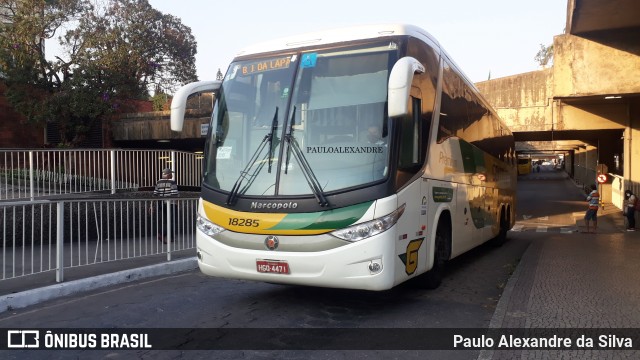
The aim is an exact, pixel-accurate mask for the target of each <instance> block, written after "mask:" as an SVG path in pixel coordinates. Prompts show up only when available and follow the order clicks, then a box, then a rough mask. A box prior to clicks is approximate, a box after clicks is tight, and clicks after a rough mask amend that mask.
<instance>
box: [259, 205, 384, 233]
mask: <svg viewBox="0 0 640 360" xmlns="http://www.w3.org/2000/svg"><path fill="white" fill-rule="evenodd" d="M372 204H373V201H368V202H364V203H361V204H357V205H352V206H347V207H343V208H339V209H334V210H327V211H321V212H315V213H302V214H287V216H285V217H284V218H283V219H282V221H280V222H279V223H278V224H277V225H275V226H273V227H271V228H269V229H267V230H319V229H322V230H335V229H342V228H345V227H347V226H349V225H352V224H353V223H355V222H356V221H358V220H360V219H361V218H362V216H363V215H364V214H365V213H366V212H367V210H369V208H370V207H371V205H372Z"/></svg>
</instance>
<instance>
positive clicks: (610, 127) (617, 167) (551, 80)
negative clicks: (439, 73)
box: [476, 0, 640, 204]
mask: <svg viewBox="0 0 640 360" xmlns="http://www.w3.org/2000/svg"><path fill="white" fill-rule="evenodd" d="M639 15H640V1H637V0H568V2H567V26H566V29H565V33H564V34H561V35H557V36H555V37H554V39H553V47H554V61H553V65H552V66H551V67H549V68H546V69H542V70H539V71H534V72H530V73H525V74H519V75H514V76H509V77H505V78H500V79H494V80H489V81H485V82H481V83H478V84H476V85H477V86H478V88H479V89H480V91H481V92H482V93H483V94H484V95H485V97H486V98H487V99H488V100H489V102H491V103H492V104H493V106H494V107H495V108H496V110H497V111H498V113H499V115H500V116H501V117H502V118H503V119H504V120H505V121H506V122H507V124H508V125H509V127H510V128H511V129H512V131H513V132H514V135H515V138H516V141H518V148H519V149H520V150H521V151H541V150H551V149H553V150H558V151H562V152H564V153H566V158H567V159H569V161H568V163H567V165H568V166H569V167H570V168H568V169H567V170H568V171H569V173H570V174H572V175H573V176H574V179H575V180H576V181H578V182H580V183H583V184H591V183H593V182H594V179H595V174H596V171H597V169H598V165H599V164H605V165H606V166H607V168H608V172H609V173H610V178H612V179H614V181H613V183H612V185H611V194H607V195H610V196H612V201H613V202H614V203H616V204H619V203H620V200H619V199H618V198H619V194H620V193H622V192H623V191H624V189H627V188H629V189H632V190H633V191H634V192H635V193H640V166H639V165H640V132H639V128H640V41H638V39H640V16H639ZM523 144H527V145H526V146H525V145H523ZM532 145H534V148H535V149H533V150H532V149H531V146H532ZM634 162H635V163H636V164H638V165H636V166H633V164H634Z"/></svg>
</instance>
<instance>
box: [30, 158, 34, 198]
mask: <svg viewBox="0 0 640 360" xmlns="http://www.w3.org/2000/svg"><path fill="white" fill-rule="evenodd" d="M33 193H34V191H33V150H29V195H30V197H31V201H33Z"/></svg>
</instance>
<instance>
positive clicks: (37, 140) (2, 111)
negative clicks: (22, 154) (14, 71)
mask: <svg viewBox="0 0 640 360" xmlns="http://www.w3.org/2000/svg"><path fill="white" fill-rule="evenodd" d="M5 91H6V86H5V85H4V84H3V83H1V82H0V148H40V147H43V146H44V144H45V139H44V137H45V133H44V128H43V127H42V126H39V125H34V124H29V123H27V122H26V119H25V118H24V116H22V115H20V114H18V113H17V112H15V111H14V110H13V107H11V105H10V104H9V102H8V101H7V99H6V98H5V96H4V94H5Z"/></svg>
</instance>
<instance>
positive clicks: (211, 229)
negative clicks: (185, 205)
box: [196, 215, 224, 237]
mask: <svg viewBox="0 0 640 360" xmlns="http://www.w3.org/2000/svg"><path fill="white" fill-rule="evenodd" d="M196 226H197V227H198V229H200V231H202V232H203V233H205V234H206V235H207V236H211V237H213V235H215V234H217V233H220V232H223V231H224V228H223V227H220V226H218V225H216V224H214V223H212V222H211V221H209V220H207V219H205V218H204V217H202V216H200V215H198V217H197V219H196Z"/></svg>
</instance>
